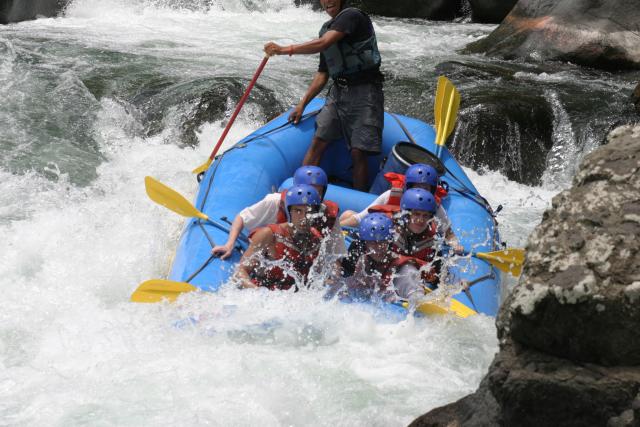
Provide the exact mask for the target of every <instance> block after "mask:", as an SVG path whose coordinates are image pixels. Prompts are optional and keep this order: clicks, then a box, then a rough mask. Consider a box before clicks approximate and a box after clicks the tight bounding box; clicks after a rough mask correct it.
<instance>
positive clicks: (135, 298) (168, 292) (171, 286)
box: [131, 279, 198, 303]
mask: <svg viewBox="0 0 640 427" xmlns="http://www.w3.org/2000/svg"><path fill="white" fill-rule="evenodd" d="M196 290H198V288H196V287H195V286H193V285H190V284H188V283H184V282H174V281H171V280H164V279H152V280H147V281H146V282H143V283H142V284H140V286H138V289H136V290H135V291H134V292H133V294H131V302H141V303H154V302H161V301H165V300H166V301H169V302H173V301H175V300H176V299H177V298H178V297H179V296H180V295H182V294H183V293H185V292H193V291H196Z"/></svg>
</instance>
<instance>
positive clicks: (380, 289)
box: [367, 255, 438, 296]
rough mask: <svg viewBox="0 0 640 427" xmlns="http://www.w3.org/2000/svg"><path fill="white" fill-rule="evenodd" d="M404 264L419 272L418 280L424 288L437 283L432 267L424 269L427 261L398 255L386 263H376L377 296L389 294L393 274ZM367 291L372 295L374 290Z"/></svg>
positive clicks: (435, 272) (436, 275)
mask: <svg viewBox="0 0 640 427" xmlns="http://www.w3.org/2000/svg"><path fill="white" fill-rule="evenodd" d="M406 264H411V265H413V266H415V267H416V268H417V269H418V270H420V278H421V280H422V285H423V286H425V287H426V286H427V285H430V284H433V283H436V282H437V279H438V274H437V271H436V269H435V268H434V267H429V268H425V266H426V265H427V264H429V263H428V262H427V261H423V260H420V259H418V258H415V257H410V256H403V255H398V256H396V257H394V258H393V259H392V260H390V261H389V262H387V263H384V264H381V263H377V264H376V265H375V271H376V272H377V273H378V274H379V275H380V279H379V282H378V286H377V289H376V291H377V293H378V295H381V296H384V295H385V294H389V293H390V292H391V289H392V281H393V278H394V275H395V273H396V272H397V271H398V270H400V268H401V267H402V266H403V265H406ZM367 290H368V291H369V292H371V293H372V292H373V290H374V289H367Z"/></svg>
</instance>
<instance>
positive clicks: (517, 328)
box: [413, 126, 640, 427]
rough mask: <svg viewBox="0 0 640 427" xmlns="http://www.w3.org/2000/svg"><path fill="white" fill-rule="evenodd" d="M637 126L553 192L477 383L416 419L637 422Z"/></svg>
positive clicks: (433, 422) (621, 131) (616, 135)
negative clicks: (491, 358) (570, 184)
mask: <svg viewBox="0 0 640 427" xmlns="http://www.w3.org/2000/svg"><path fill="white" fill-rule="evenodd" d="M639 234H640V126H638V127H630V126H627V127H622V128H618V129H616V130H615V131H614V132H612V133H611V135H610V137H609V144H608V145H605V146H604V147H601V148H600V149H598V150H596V151H595V152H594V153H592V154H590V155H589V156H587V158H586V159H585V161H584V162H583V164H582V165H581V167H580V170H579V171H578V173H577V175H576V177H575V179H574V187H573V188H572V189H570V190H568V191H565V192H563V193H561V194H559V195H558V196H556V197H555V198H554V200H553V207H552V209H551V210H549V211H547V212H546V213H545V215H544V218H543V221H542V223H541V224H540V225H539V226H538V227H537V228H536V230H535V231H534V233H533V235H532V236H531V238H530V240H529V244H528V246H527V260H526V264H525V268H524V273H523V276H522V277H521V279H520V282H519V283H518V285H517V286H516V288H515V289H514V291H513V292H512V293H511V295H510V296H509V297H508V298H507V299H506V301H505V302H504V304H503V305H502V307H501V309H500V313H499V315H498V318H497V321H496V324H497V327H498V337H499V338H500V352H499V353H498V355H497V356H496V358H495V359H494V361H493V363H492V365H491V367H490V368H489V373H488V374H487V376H486V377H485V379H484V380H483V381H482V383H481V385H480V388H479V390H478V391H477V392H476V393H474V394H473V395H471V396H467V397H465V398H463V399H461V400H459V401H458V402H455V403H453V404H451V405H448V406H445V407H442V408H437V409H435V410H433V411H431V412H430V413H428V414H426V415H423V416H422V417H420V418H418V419H417V420H416V421H415V422H414V423H413V425H415V426H447V425H459V426H490V425H505V426H511V425H518V426H542V425H545V426H546V425H562V426H585V425H589V426H591V425H593V426H596V425H597V426H611V427H613V426H639V425H640V327H638V325H640V245H638V243H637V236H638V235H639Z"/></svg>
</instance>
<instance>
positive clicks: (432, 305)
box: [416, 298, 478, 319]
mask: <svg viewBox="0 0 640 427" xmlns="http://www.w3.org/2000/svg"><path fill="white" fill-rule="evenodd" d="M416 311H418V312H420V313H422V314H424V315H427V316H434V315H437V316H441V315H443V314H453V315H456V316H458V317H461V318H463V319H465V318H467V317H469V316H473V315H474V314H478V313H477V312H476V311H475V310H473V309H471V308H469V307H467V306H466V305H464V304H462V303H461V302H460V301H458V300H455V299H453V298H452V299H451V302H450V303H449V306H448V307H447V306H446V303H445V302H444V301H429V302H423V303H421V304H418V306H417V307H416Z"/></svg>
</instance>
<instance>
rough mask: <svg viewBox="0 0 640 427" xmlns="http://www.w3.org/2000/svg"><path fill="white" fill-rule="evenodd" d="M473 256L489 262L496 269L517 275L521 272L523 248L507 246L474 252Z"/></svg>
mask: <svg viewBox="0 0 640 427" xmlns="http://www.w3.org/2000/svg"><path fill="white" fill-rule="evenodd" d="M472 255H473V256H475V257H478V258H480V259H483V260H485V261H488V262H490V263H491V264H492V265H494V266H495V267H496V268H497V269H498V270H501V271H504V272H505V273H510V274H512V275H514V276H515V277H518V276H519V275H520V274H521V273H522V264H523V263H524V249H519V248H508V249H505V250H503V251H494V252H474V253H473V254H472Z"/></svg>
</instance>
